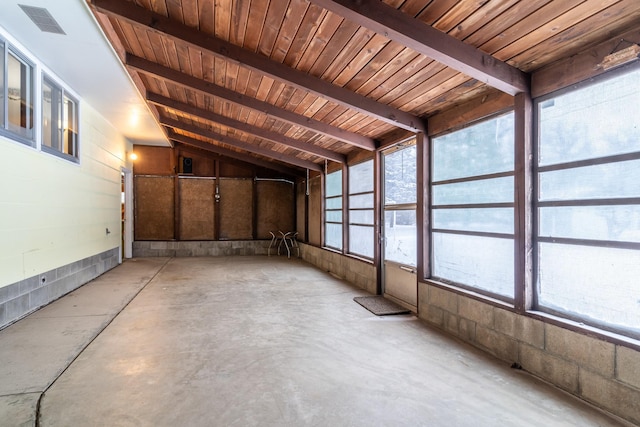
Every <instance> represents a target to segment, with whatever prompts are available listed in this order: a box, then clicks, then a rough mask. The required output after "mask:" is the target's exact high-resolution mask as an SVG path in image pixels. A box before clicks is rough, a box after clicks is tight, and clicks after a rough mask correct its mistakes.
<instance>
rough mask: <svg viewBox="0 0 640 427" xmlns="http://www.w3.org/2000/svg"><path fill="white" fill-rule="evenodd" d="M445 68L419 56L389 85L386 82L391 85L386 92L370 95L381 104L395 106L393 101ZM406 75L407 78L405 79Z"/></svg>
mask: <svg viewBox="0 0 640 427" xmlns="http://www.w3.org/2000/svg"><path fill="white" fill-rule="evenodd" d="M444 68H445V66H444V65H442V64H440V63H439V62H436V61H433V60H432V59H431V58H427V57H426V56H423V55H419V56H418V57H417V58H416V59H415V60H414V61H412V63H411V64H409V66H407V67H406V68H403V69H400V70H399V71H398V73H396V74H395V75H393V76H391V78H390V79H389V81H388V83H387V82H385V84H388V85H389V88H387V89H386V90H384V91H380V90H378V89H375V90H373V91H372V92H371V93H370V96H372V97H374V98H377V99H378V100H379V101H380V102H384V103H385V104H390V105H393V101H394V100H395V99H397V98H398V97H399V96H402V95H403V94H406V93H409V92H411V91H412V90H414V89H415V88H416V87H417V86H419V85H420V84H422V83H424V82H425V81H427V80H429V79H430V78H431V77H433V76H434V75H435V74H437V73H439V72H440V71H442V70H443V69H444ZM412 69H413V72H412ZM405 73H407V74H405ZM408 73H411V74H408ZM405 75H406V77H404V76H405Z"/></svg>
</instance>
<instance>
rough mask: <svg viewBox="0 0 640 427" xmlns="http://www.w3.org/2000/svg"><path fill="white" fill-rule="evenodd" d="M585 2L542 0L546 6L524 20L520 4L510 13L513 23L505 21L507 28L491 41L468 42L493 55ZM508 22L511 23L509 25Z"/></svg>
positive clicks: (577, 0)
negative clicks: (560, 14)
mask: <svg viewBox="0 0 640 427" xmlns="http://www.w3.org/2000/svg"><path fill="white" fill-rule="evenodd" d="M584 1H585V0H563V1H562V2H557V1H548V0H542V3H544V4H543V5H542V6H540V7H539V8H537V9H535V10H534V11H532V12H531V13H529V14H528V15H526V17H524V18H523V17H522V15H521V13H522V12H521V11H520V4H517V5H515V6H514V7H513V8H511V9H509V12H511V10H512V9H513V14H512V15H511V16H512V18H513V22H509V21H510V20H507V19H505V23H504V24H502V25H507V26H505V27H503V28H502V31H499V32H497V33H496V34H495V35H494V36H493V37H491V38H490V39H489V40H484V41H482V43H481V44H480V43H479V40H473V39H472V38H470V39H467V40H466V41H467V42H468V43H471V44H473V45H476V44H480V45H479V46H478V48H479V49H481V50H482V51H484V52H487V53H489V54H493V53H495V52H497V51H499V50H500V49H503V48H505V47H506V46H509V45H510V44H512V43H514V42H515V41H517V40H519V39H520V38H521V37H523V36H525V35H527V34H531V33H534V32H535V31H536V30H537V29H538V28H539V27H541V26H542V25H544V24H545V23H547V22H549V21H550V20H551V19H553V17H555V16H557V15H558V14H559V13H563V12H566V11H567V10H570V9H571V8H574V7H576V6H578V5H579V4H580V3H582V2H584ZM533 5H537V3H535V0H533V1H532V2H531V6H533ZM525 7H526V6H525ZM505 15H506V14H505ZM502 18H503V17H499V18H498V19H497V21H499V22H498V27H501V26H502V25H501V23H500V21H501V20H502ZM506 22H509V24H507V23H506Z"/></svg>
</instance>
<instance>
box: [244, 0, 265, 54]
mask: <svg viewBox="0 0 640 427" xmlns="http://www.w3.org/2000/svg"><path fill="white" fill-rule="evenodd" d="M269 3H270V0H263V1H254V2H251V6H250V7H249V16H248V17H247V30H246V31H245V34H244V41H243V44H242V46H244V48H245V49H247V50H248V51H250V52H256V51H257V50H258V45H259V44H260V38H261V37H262V31H263V28H264V25H265V19H266V17H267V9H268V7H269Z"/></svg>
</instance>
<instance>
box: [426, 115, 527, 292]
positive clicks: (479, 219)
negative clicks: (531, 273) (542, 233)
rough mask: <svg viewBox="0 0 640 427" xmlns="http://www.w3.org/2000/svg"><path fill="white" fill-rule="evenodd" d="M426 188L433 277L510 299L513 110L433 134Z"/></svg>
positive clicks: (512, 275) (512, 210) (512, 207)
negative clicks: (428, 187)
mask: <svg viewBox="0 0 640 427" xmlns="http://www.w3.org/2000/svg"><path fill="white" fill-rule="evenodd" d="M431 191H432V208H433V209H432V218H431V219H432V256H433V262H432V276H433V277H434V278H435V279H438V280H442V281H445V282H451V283H456V284H460V285H463V286H467V287H470V288H473V289H477V290H481V291H484V292H486V293H488V294H490V295H492V296H497V297H500V298H503V299H507V300H511V299H513V295H514V262H515V258H514V256H515V254H514V122H513V114H512V113H510V114H506V115H502V116H499V117H496V118H493V119H491V120H487V121H484V122H482V123H479V124H476V125H473V126H470V127H467V128H465V129H462V130H459V131H456V132H453V133H450V134H447V135H443V136H440V137H438V138H434V139H433V140H432V187H431Z"/></svg>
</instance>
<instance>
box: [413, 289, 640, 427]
mask: <svg viewBox="0 0 640 427" xmlns="http://www.w3.org/2000/svg"><path fill="white" fill-rule="evenodd" d="M418 305H419V306H418V316H419V317H420V318H421V319H423V320H425V321H426V322H427V323H429V324H431V325H434V326H436V327H438V328H440V329H442V330H445V331H446V332H449V333H451V334H452V335H455V336H456V337H458V338H460V339H462V340H463V341H466V342H468V343H470V344H472V345H474V346H475V347H478V348H480V349H482V350H484V351H486V352H488V353H490V354H492V355H494V356H496V357H497V358H499V359H502V360H504V361H505V362H507V363H510V364H512V363H517V364H519V365H520V366H522V368H523V369H524V370H525V371H527V372H529V373H531V374H533V375H534V376H537V377H539V378H542V379H543V380H545V381H547V382H550V383H552V384H554V385H556V386H557V387H559V388H561V389H563V390H565V391H567V392H569V393H572V394H574V395H576V396H578V397H580V398H582V399H584V400H586V401H588V402H591V403H593V404H594V405H596V406H598V407H600V408H603V409H605V410H607V411H609V412H611V413H613V414H615V415H617V416H620V417H622V418H624V419H626V420H628V421H631V422H633V423H636V424H640V352H639V351H637V350H635V349H633V348H631V347H627V346H623V345H618V344H613V343H611V342H607V341H605V340H602V339H599V338H596V337H592V336H588V335H586V334H583V333H579V332H575V331H572V330H570V329H566V328H562V327H560V326H556V325H554V324H551V323H547V322H543V321H541V320H537V319H534V318H532V317H528V316H523V315H519V314H516V313H514V312H512V311H510V310H508V309H506V308H501V307H498V306H496V305H492V304H488V303H485V302H482V301H478V300H477V299H474V298H471V297H469V296H465V295H462V294H460V293H457V292H453V291H450V290H447V289H443V288H441V287H438V286H434V285H432V284H429V283H419V284H418Z"/></svg>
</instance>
